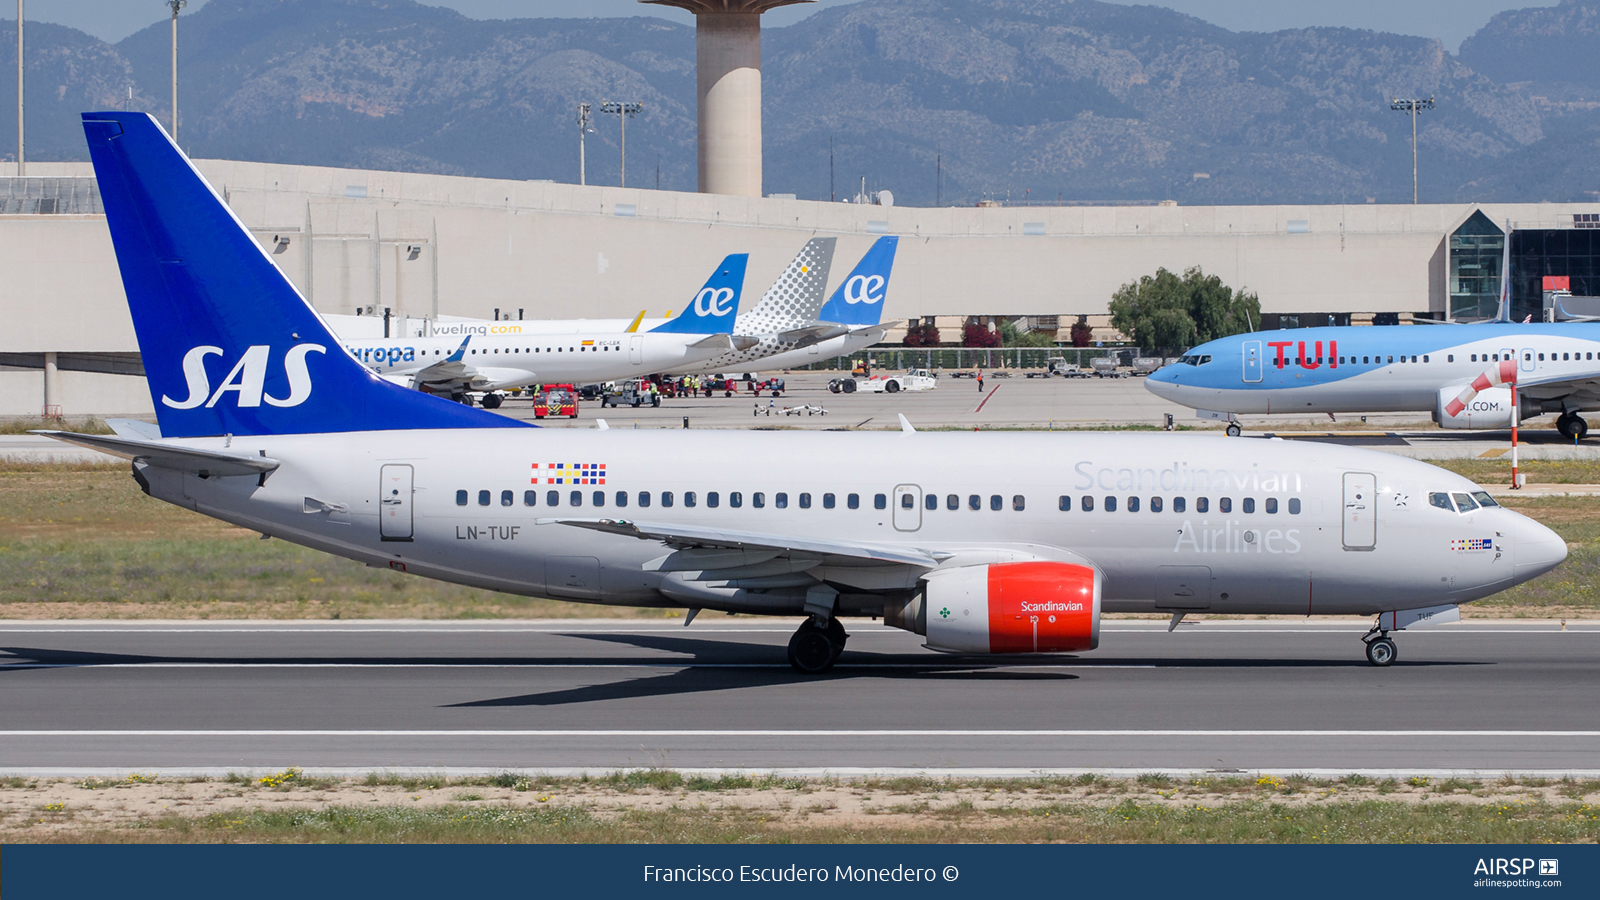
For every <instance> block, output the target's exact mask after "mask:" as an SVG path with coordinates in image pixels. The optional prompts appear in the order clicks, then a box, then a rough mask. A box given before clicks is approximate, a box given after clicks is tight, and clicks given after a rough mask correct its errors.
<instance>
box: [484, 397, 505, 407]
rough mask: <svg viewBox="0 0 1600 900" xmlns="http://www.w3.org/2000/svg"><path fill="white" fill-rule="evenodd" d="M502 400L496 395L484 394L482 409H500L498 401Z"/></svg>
mask: <svg viewBox="0 0 1600 900" xmlns="http://www.w3.org/2000/svg"><path fill="white" fill-rule="evenodd" d="M502 399H503V398H502V397H501V396H500V395H499V394H497V393H496V394H484V395H483V408H484V409H499V408H500V401H501V400H502Z"/></svg>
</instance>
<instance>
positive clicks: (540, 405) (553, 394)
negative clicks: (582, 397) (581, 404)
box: [533, 384, 578, 419]
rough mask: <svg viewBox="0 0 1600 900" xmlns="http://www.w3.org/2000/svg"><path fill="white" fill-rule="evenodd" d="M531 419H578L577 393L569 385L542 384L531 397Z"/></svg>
mask: <svg viewBox="0 0 1600 900" xmlns="http://www.w3.org/2000/svg"><path fill="white" fill-rule="evenodd" d="M533 417H534V418H535V419H554V418H568V419H576V418H577V417H578V391H577V389H576V388H574V387H573V386H572V385H570V384H542V385H540V386H539V393H537V394H535V395H534V396H533Z"/></svg>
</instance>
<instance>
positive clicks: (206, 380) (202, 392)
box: [161, 344, 328, 409]
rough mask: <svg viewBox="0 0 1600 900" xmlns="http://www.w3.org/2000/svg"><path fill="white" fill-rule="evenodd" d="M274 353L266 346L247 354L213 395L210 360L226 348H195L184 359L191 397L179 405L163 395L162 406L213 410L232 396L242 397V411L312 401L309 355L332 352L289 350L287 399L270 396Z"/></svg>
mask: <svg viewBox="0 0 1600 900" xmlns="http://www.w3.org/2000/svg"><path fill="white" fill-rule="evenodd" d="M271 352H272V348H271V347H268V346H267V345H265V344H258V345H256V346H254V347H251V348H250V349H248V350H246V351H245V352H244V356H243V357H241V358H240V359H239V362H238V363H236V364H234V367H233V370H232V371H230V372H229V373H228V377H227V378H224V379H223V380H222V385H221V386H220V387H218V388H217V390H216V392H215V393H213V392H212V390H211V378H210V376H209V375H208V374H207V373H206V357H208V356H221V355H222V348H221V347H210V346H200V347H195V348H194V349H192V350H190V351H189V352H188V353H186V354H184V356H183V377H184V378H185V379H186V380H187V381H188V382H189V396H188V397H187V398H185V399H184V400H181V401H179V400H174V399H172V398H171V397H168V396H166V395H165V394H163V395H162V396H161V402H162V403H164V404H166V405H167V406H170V407H172V408H173V409H194V408H195V407H197V406H200V405H201V404H205V407H206V408H207V409H210V408H211V407H213V406H216V405H217V401H219V400H221V399H222V395H223V394H228V393H233V394H237V395H238V396H237V397H236V398H235V403H236V405H237V406H240V407H258V406H260V405H261V401H262V400H265V401H267V404H268V405H270V406H299V405H300V404H302V403H304V402H306V400H307V399H309V398H310V397H311V373H310V372H309V371H307V370H306V354H308V353H327V352H328V349H327V348H326V347H324V346H322V345H321V344H296V345H295V346H293V347H291V348H289V352H288V353H286V354H284V357H283V370H284V374H285V375H287V376H288V377H289V396H287V397H283V398H279V397H273V396H270V395H268V394H267V393H266V383H267V357H268V356H269V355H270V354H271Z"/></svg>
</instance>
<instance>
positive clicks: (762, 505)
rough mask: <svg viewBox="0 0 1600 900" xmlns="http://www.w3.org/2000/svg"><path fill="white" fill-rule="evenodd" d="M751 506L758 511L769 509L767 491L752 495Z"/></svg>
mask: <svg viewBox="0 0 1600 900" xmlns="http://www.w3.org/2000/svg"><path fill="white" fill-rule="evenodd" d="M750 505H751V506H754V507H755V508H756V509H766V508H767V494H766V492H765V491H756V492H755V493H754V494H751V495H750Z"/></svg>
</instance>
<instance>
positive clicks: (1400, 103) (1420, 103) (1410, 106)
mask: <svg viewBox="0 0 1600 900" xmlns="http://www.w3.org/2000/svg"><path fill="white" fill-rule="evenodd" d="M1389 108H1390V109H1392V110H1394V111H1396V112H1404V113H1410V114H1411V203H1412V205H1415V204H1416V202H1417V113H1419V112H1422V111H1423V110H1428V109H1433V98H1432V97H1429V98H1428V99H1426V100H1422V99H1409V100H1401V99H1395V100H1392V101H1390V103H1389Z"/></svg>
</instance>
